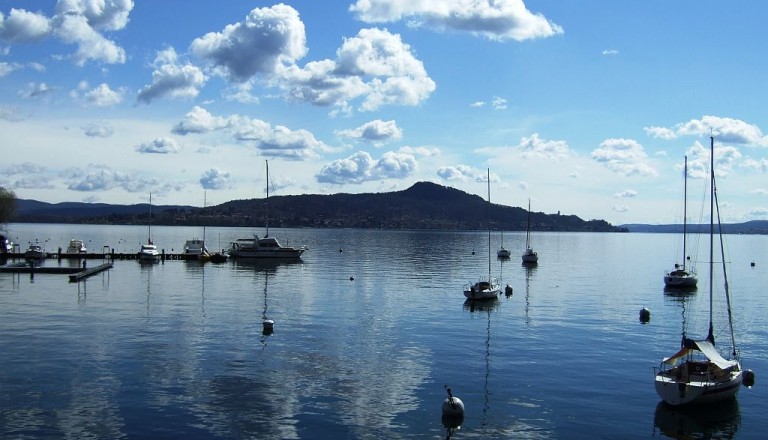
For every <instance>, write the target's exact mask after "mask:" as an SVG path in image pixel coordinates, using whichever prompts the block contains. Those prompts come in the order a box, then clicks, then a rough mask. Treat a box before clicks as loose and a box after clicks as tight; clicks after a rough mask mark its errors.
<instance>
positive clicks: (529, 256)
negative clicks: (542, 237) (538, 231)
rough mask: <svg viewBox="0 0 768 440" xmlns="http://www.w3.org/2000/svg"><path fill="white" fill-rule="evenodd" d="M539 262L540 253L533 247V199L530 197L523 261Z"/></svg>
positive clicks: (528, 262) (529, 262)
mask: <svg viewBox="0 0 768 440" xmlns="http://www.w3.org/2000/svg"><path fill="white" fill-rule="evenodd" d="M538 262H539V254H537V253H536V252H534V251H533V249H532V248H531V199H528V226H527V228H526V230H525V252H523V263H527V264H534V263H538Z"/></svg>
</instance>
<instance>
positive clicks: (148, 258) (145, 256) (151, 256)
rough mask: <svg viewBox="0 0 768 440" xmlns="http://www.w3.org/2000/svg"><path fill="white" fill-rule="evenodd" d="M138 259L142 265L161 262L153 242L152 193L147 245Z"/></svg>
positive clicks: (140, 252) (143, 247)
mask: <svg viewBox="0 0 768 440" xmlns="http://www.w3.org/2000/svg"><path fill="white" fill-rule="evenodd" d="M136 259H137V260H139V262H140V263H155V262H158V261H160V251H158V250H157V246H156V245H155V243H153V242H152V193H150V194H149V221H148V222H147V243H146V244H142V245H141V249H139V252H138V254H137V255H136Z"/></svg>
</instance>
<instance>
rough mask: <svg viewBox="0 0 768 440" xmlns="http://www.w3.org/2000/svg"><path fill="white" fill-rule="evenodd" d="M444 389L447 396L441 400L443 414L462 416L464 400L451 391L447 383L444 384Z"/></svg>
mask: <svg viewBox="0 0 768 440" xmlns="http://www.w3.org/2000/svg"><path fill="white" fill-rule="evenodd" d="M445 391H446V392H448V397H446V398H445V400H443V415H444V416H463V415H464V402H462V401H461V399H459V398H458V397H456V396H454V395H453V394H452V393H451V389H450V388H449V387H448V385H445Z"/></svg>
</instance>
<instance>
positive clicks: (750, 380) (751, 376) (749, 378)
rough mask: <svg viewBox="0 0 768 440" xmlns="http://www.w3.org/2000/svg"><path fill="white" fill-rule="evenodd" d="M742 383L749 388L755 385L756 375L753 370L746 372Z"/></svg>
mask: <svg viewBox="0 0 768 440" xmlns="http://www.w3.org/2000/svg"><path fill="white" fill-rule="evenodd" d="M741 383H742V384H744V386H745V387H747V388H752V385H754V384H755V373H754V372H753V371H752V370H747V371H745V372H744V379H743V380H742V382H741Z"/></svg>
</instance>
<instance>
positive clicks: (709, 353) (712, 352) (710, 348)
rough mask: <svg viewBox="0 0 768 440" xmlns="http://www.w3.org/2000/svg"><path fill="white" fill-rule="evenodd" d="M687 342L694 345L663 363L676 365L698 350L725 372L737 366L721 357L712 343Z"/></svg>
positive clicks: (681, 350) (732, 361)
mask: <svg viewBox="0 0 768 440" xmlns="http://www.w3.org/2000/svg"><path fill="white" fill-rule="evenodd" d="M687 342H690V343H692V344H686V345H689V346H686V347H683V348H681V349H680V351H678V352H677V353H675V354H673V355H672V356H670V357H668V358H665V359H664V360H662V361H661V362H663V363H665V364H669V365H674V364H676V363H677V362H678V361H679V360H680V358H682V357H684V356H686V355H687V354H688V353H690V352H692V351H693V350H698V351H700V352H702V353H703V354H704V356H706V357H707V359H709V361H710V362H712V363H713V364H715V365H717V366H718V368H721V369H723V370H725V369H726V368H729V367H732V366H734V365H736V361H735V360H728V359H725V358H723V357H722V356H720V353H718V352H717V349H716V348H715V346H714V345H712V343H711V342H710V341H707V340H703V341H691V340H687Z"/></svg>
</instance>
